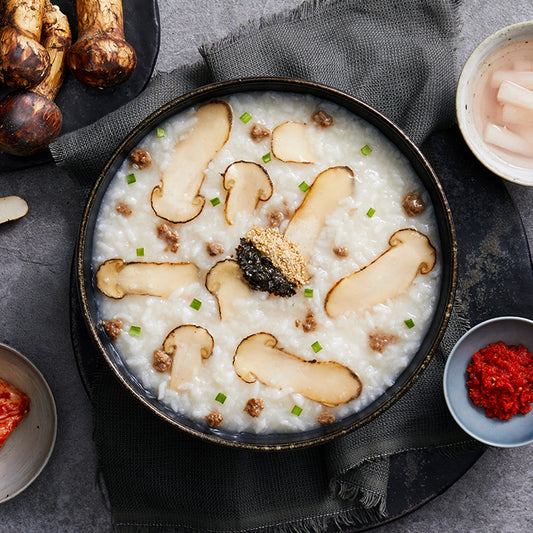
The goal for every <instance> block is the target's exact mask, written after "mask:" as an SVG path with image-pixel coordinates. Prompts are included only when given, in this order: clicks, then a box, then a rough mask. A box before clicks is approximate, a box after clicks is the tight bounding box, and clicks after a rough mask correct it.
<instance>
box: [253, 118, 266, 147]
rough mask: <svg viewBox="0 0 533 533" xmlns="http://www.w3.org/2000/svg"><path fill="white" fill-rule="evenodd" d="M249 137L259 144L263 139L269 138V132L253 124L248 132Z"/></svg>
mask: <svg viewBox="0 0 533 533" xmlns="http://www.w3.org/2000/svg"><path fill="white" fill-rule="evenodd" d="M250 137H251V138H252V140H253V141H254V142H256V143H258V142H261V141H262V140H263V139H266V138H267V137H270V130H269V129H268V128H267V127H266V126H263V125H261V124H257V123H255V124H253V125H252V129H251V130H250Z"/></svg>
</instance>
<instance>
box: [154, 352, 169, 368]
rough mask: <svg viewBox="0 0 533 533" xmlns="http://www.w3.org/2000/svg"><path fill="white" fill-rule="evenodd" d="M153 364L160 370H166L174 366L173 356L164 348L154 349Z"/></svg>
mask: <svg viewBox="0 0 533 533" xmlns="http://www.w3.org/2000/svg"><path fill="white" fill-rule="evenodd" d="M152 365H153V367H154V368H155V369H156V370H157V371H158V372H166V371H167V370H168V369H169V368H170V367H171V366H172V357H170V355H168V353H167V352H165V351H163V350H159V349H157V350H154V359H153V363H152Z"/></svg>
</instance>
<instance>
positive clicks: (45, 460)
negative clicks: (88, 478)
mask: <svg viewBox="0 0 533 533" xmlns="http://www.w3.org/2000/svg"><path fill="white" fill-rule="evenodd" d="M0 349H3V350H6V351H7V352H10V353H11V354H12V355H13V356H15V357H16V358H18V359H19V360H21V361H22V362H23V364H24V365H25V366H26V368H27V369H29V370H30V371H31V372H32V373H33V374H34V375H35V376H36V377H37V378H38V380H39V382H40V385H41V386H42V390H43V392H44V393H45V395H46V397H47V398H48V400H49V403H50V411H51V413H52V425H53V427H52V432H51V439H50V445H49V447H48V450H47V451H46V454H45V455H44V457H43V458H42V461H41V463H40V464H39V466H38V468H37V469H36V470H35V471H34V472H33V473H32V474H31V476H30V477H28V479H27V480H26V482H25V483H24V485H22V486H20V487H19V488H18V489H17V490H15V491H13V492H11V493H10V494H9V496H7V497H6V498H3V499H2V498H1V496H0V504H2V503H5V502H7V501H9V500H11V499H12V498H14V497H15V496H18V495H19V494H21V493H22V492H24V491H25V490H26V489H27V488H28V487H29V486H30V485H31V484H32V483H33V482H34V481H35V480H36V479H37V478H38V477H39V475H40V474H41V472H42V471H43V470H44V468H45V467H46V465H47V464H48V462H49V460H50V457H51V456H52V453H53V451H54V448H55V444H56V440H57V426H58V421H57V418H58V416H57V405H56V402H55V398H54V395H53V393H52V390H51V389H50V385H49V384H48V382H47V381H46V379H45V377H44V375H43V373H42V372H41V371H40V370H39V369H38V368H37V367H36V366H35V364H34V363H33V362H32V361H30V360H29V359H28V358H27V357H26V356H25V355H23V354H22V353H21V352H19V351H18V350H15V348H13V347H11V346H9V345H8V344H5V343H2V342H0ZM30 401H31V398H30ZM30 405H31V404H30Z"/></svg>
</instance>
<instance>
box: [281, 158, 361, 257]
mask: <svg viewBox="0 0 533 533" xmlns="http://www.w3.org/2000/svg"><path fill="white" fill-rule="evenodd" d="M353 186H354V179H353V171H352V169H351V168H349V167H331V168H328V169H327V170H324V171H323V172H321V173H320V174H319V175H318V176H317V177H316V179H315V181H314V183H313V185H312V186H311V188H310V189H309V191H307V194H306V195H305V198H304V201H303V202H302V203H301V205H300V207H298V209H297V210H296V211H295V213H294V215H293V216H292V218H291V220H290V222H289V225H288V226H287V228H286V229H285V233H284V234H283V236H284V237H285V238H286V239H288V240H289V241H291V242H293V243H295V244H296V245H297V246H298V249H299V250H300V252H301V254H302V256H303V258H304V260H305V261H308V260H309V259H310V257H311V256H312V254H313V248H314V246H315V241H316V239H317V238H318V236H319V235H320V232H321V231H322V228H323V227H324V224H325V222H326V218H327V216H328V215H330V214H331V213H333V211H335V209H337V207H338V205H339V202H340V201H341V200H342V199H343V198H345V197H346V196H349V195H350V194H351V193H352V190H353Z"/></svg>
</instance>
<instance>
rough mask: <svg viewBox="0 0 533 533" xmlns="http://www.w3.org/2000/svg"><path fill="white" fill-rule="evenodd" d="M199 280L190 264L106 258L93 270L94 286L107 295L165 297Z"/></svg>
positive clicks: (115, 296) (119, 296)
mask: <svg viewBox="0 0 533 533" xmlns="http://www.w3.org/2000/svg"><path fill="white" fill-rule="evenodd" d="M197 281H198V268H197V266H196V265H195V264H193V263H148V262H146V263H141V262H135V261H134V262H131V263H128V262H126V261H124V260H123V259H108V260H107V261H105V262H104V263H102V264H101V265H100V266H99V267H98V271H97V272H96V285H97V287H98V288H99V289H100V290H101V291H102V292H103V293H104V294H105V295H106V296H109V297H110V298H122V297H124V296H126V295H127V294H142V295H145V296H159V297H161V298H168V297H169V296H170V295H171V294H172V293H173V292H174V291H175V290H176V289H179V288H180V287H185V286H187V285H191V284H192V283H195V282H197Z"/></svg>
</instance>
